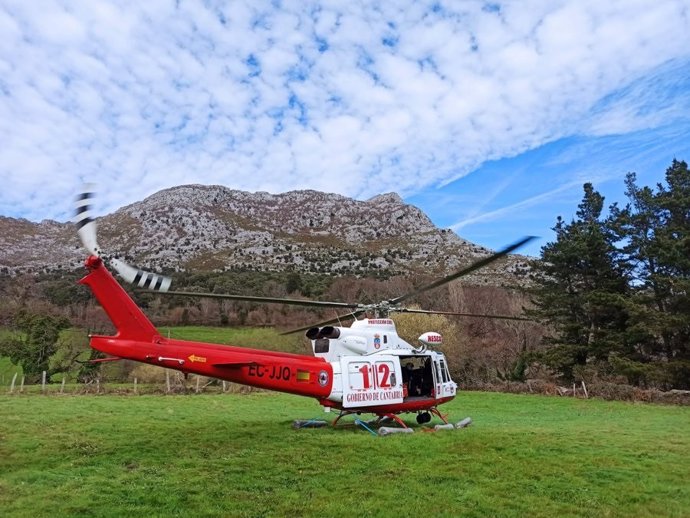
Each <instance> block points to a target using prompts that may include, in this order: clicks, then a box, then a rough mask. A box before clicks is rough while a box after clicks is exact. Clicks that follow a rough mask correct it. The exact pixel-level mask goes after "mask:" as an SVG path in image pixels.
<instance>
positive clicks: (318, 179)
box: [0, 0, 690, 220]
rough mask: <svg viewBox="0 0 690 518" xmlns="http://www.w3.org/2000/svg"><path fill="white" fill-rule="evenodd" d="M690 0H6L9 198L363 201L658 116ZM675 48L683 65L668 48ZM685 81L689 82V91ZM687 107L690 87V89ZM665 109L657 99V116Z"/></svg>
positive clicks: (3, 134)
mask: <svg viewBox="0 0 690 518" xmlns="http://www.w3.org/2000/svg"><path fill="white" fill-rule="evenodd" d="M687 11H688V10H687V6H686V5H685V2H683V1H671V0H668V1H651V0H650V1H638V2H634V3H631V2H628V1H622V0H619V1H611V2H598V1H594V0H592V1H580V0H572V1H565V0H563V1H557V2H541V1H536V0H534V1H528V2H519V3H518V2H508V3H504V4H488V3H484V2H462V3H459V4H453V5H450V4H445V3H443V2H437V1H432V2H412V1H410V2H406V3H400V2H395V3H388V4H385V3H384V4H369V3H362V4H358V3H354V2H333V1H331V2H323V3H314V2H278V3H268V2H253V1H248V0H247V1H245V2H233V3H231V4H226V3H223V2H217V3H216V2H205V3H204V4H201V3H194V2H168V1H151V2H144V3H139V2H105V1H97V2H81V3H76V4H75V3H73V2H67V1H49V0H45V1H43V2H41V3H40V6H37V5H36V3H34V2H31V3H26V2H19V1H8V2H4V3H3V4H2V6H0V34H2V35H3V45H2V46H1V47H0V138H1V139H2V148H1V151H0V181H2V184H3V189H2V191H0V213H2V214H5V215H10V216H22V217H27V218H29V219H34V220H39V219H42V218H46V217H50V218H58V219H63V220H65V219H67V218H68V215H69V211H70V207H69V202H68V201H66V200H69V199H70V198H71V196H72V194H73V193H74V192H76V190H77V188H78V187H77V186H78V185H79V184H80V183H82V182H83V181H85V180H89V181H96V182H98V183H99V184H100V185H101V190H102V192H103V193H104V195H103V199H102V204H103V207H102V210H103V211H104V212H106V211H110V210H113V209H114V208H116V207H118V206H121V205H124V204H126V203H130V202H132V201H135V200H138V199H141V198H143V197H144V196H146V195H148V194H151V193H153V192H155V191H156V190H159V189H161V188H165V187H170V186H173V185H178V184H184V183H207V184H222V185H227V186H229V187H232V188H237V189H245V190H266V191H270V192H282V191H286V190H290V189H300V188H311V189H319V190H325V191H332V192H338V193H341V194H345V195H349V196H355V197H360V198H367V197H369V196H371V195H374V194H377V193H380V192H386V191H397V192H399V193H401V194H403V195H408V194H411V193H414V192H416V191H418V190H419V189H421V188H424V187H428V186H433V185H445V184H447V183H448V182H451V181H452V180H454V179H457V178H460V177H462V176H464V175H466V174H467V173H469V172H471V171H472V170H474V169H476V168H477V167H478V166H479V165H480V164H482V163H484V162H485V161H487V160H495V159H500V158H502V157H510V156H515V155H517V154H519V153H522V152H524V151H525V150H529V149H533V148H535V147H537V146H540V145H542V144H544V143H546V142H550V141H554V140H557V139H559V138H563V137H567V136H568V135H573V134H596V135H608V134H612V133H616V134H620V133H625V132H629V131H638V130H640V129H642V128H645V127H650V126H654V125H658V124H661V122H662V119H664V118H665V117H667V116H669V115H671V114H675V113H678V112H679V110H678V106H679V103H682V102H683V101H681V99H682V96H680V95H669V96H663V95H662V96H658V97H656V98H655V97H652V96H650V95H649V94H648V93H647V91H648V90H647V87H648V86H650V85H653V88H654V91H657V92H658V91H665V90H666V89H670V90H674V89H678V88H682V89H683V91H687V85H681V86H678V85H677V84H675V85H674V84H671V85H669V84H668V78H669V74H662V73H661V72H660V71H664V70H666V69H667V68H664V67H669V66H672V67H675V69H677V70H678V73H679V74H680V75H682V76H683V77H687V76H688V70H689V68H690V67H689V66H688V62H689V60H690V46H688V45H687V42H686V41H685V40H684V39H683V38H681V37H669V35H673V34H676V35H679V34H687V32H688V27H689V26H690V24H689V21H688V12H687ZM670 64H671V65H670ZM675 91H678V90H675ZM682 106H684V107H687V102H685V104H682ZM660 113H661V114H662V115H659V114H660Z"/></svg>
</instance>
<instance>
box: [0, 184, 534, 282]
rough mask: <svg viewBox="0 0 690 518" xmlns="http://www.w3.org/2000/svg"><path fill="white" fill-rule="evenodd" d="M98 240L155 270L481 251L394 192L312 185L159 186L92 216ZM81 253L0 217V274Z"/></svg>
mask: <svg viewBox="0 0 690 518" xmlns="http://www.w3.org/2000/svg"><path fill="white" fill-rule="evenodd" d="M514 237H516V238H517V237H519V236H514ZM510 241H511V240H510V239H507V242H510ZM99 242H100V243H101V245H102V246H103V247H104V248H105V249H106V250H108V251H109V252H111V253H113V254H116V255H119V256H121V257H125V258H126V259H127V260H128V261H130V262H132V263H133V264H135V265H137V266H139V267H142V268H148V269H154V270H159V271H160V270H166V271H223V270H232V269H253V270H259V271H293V270H294V271H298V272H319V273H328V274H333V275H372V274H384V273H385V275H386V276H391V275H396V274H411V273H415V272H424V273H429V274H436V275H441V274H443V273H447V272H449V271H453V270H457V269H458V268H460V267H462V266H464V265H466V264H469V263H471V262H473V261H475V260H476V259H478V258H480V257H482V256H485V255H487V254H489V253H490V251H489V250H487V249H485V248H482V247H480V246H478V245H475V244H472V243H470V242H468V241H466V240H464V239H462V238H460V237H459V236H458V235H456V234H455V233H454V232H452V231H451V230H448V229H439V228H438V227H436V226H435V225H434V224H433V223H432V222H431V220H430V219H429V218H428V217H427V216H426V215H425V214H424V213H423V212H422V211H421V210H419V209H418V208H416V207H414V206H412V205H408V204H405V203H404V202H403V200H402V199H401V198H400V197H399V196H398V195H397V194H394V193H389V194H382V195H379V196H375V197H374V198H371V199H369V200H366V201H358V200H354V199H351V198H347V197H344V196H340V195H337V194H328V193H322V192H317V191H292V192H288V193H283V194H276V195H273V194H268V193H265V192H258V193H249V192H243V191H237V190H231V189H228V188H225V187H221V186H202V185H186V186H180V187H174V188H171V189H166V190H163V191H160V192H158V193H156V194H154V195H152V196H149V197H148V198H146V199H145V200H143V201H140V202H137V203H134V204H131V205H128V206H126V207H123V208H121V209H119V210H117V211H115V212H114V213H112V214H109V215H107V216H105V217H103V218H101V219H100V220H99ZM83 259H84V252H83V250H82V248H81V246H80V244H79V241H78V238H77V236H76V230H75V227H74V225H72V224H70V223H58V222H55V221H43V222H41V223H32V222H29V221H26V220H17V219H12V218H6V217H0V271H2V272H3V273H11V274H15V273H20V272H39V271H52V270H56V269H68V270H72V269H75V268H78V267H79V266H80V265H81V263H82V261H83ZM526 272H527V265H526V262H525V260H524V258H521V257H519V256H511V257H510V258H509V259H507V260H504V261H501V262H500V263H499V264H497V265H495V266H492V267H491V268H488V269H485V270H483V271H481V272H477V273H476V274H474V275H473V277H471V278H470V279H468V280H469V281H470V282H472V283H476V284H508V285H513V284H520V283H521V282H522V280H523V279H524V278H525V276H526Z"/></svg>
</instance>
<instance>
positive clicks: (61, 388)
mask: <svg viewBox="0 0 690 518" xmlns="http://www.w3.org/2000/svg"><path fill="white" fill-rule="evenodd" d="M66 379H67V376H63V377H62V386H61V387H60V394H63V393H64V392H65V380H66Z"/></svg>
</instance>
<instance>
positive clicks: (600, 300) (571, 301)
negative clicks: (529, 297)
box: [532, 183, 627, 380]
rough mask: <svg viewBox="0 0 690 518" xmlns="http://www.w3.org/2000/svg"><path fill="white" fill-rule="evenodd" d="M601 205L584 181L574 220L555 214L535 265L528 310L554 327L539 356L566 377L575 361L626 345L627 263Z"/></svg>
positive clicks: (580, 362)
mask: <svg viewBox="0 0 690 518" xmlns="http://www.w3.org/2000/svg"><path fill="white" fill-rule="evenodd" d="M603 204H604V198H603V196H601V194H599V193H598V192H597V191H595V190H594V188H593V186H592V184H590V183H586V184H585V185H584V197H583V199H582V202H581V203H580V204H579V205H578V211H577V213H576V219H574V220H572V221H571V223H569V224H567V223H565V221H564V220H563V219H562V218H561V217H560V216H559V217H558V219H557V221H556V226H555V227H554V228H553V230H554V231H555V232H556V241H554V242H551V243H547V244H546V245H545V246H544V247H543V248H542V251H541V252H542V254H541V259H542V260H541V261H540V262H537V263H535V265H534V266H535V269H536V273H537V285H536V287H535V288H534V290H533V292H532V293H533V296H534V299H533V302H534V304H535V307H536V309H535V310H533V311H532V314H533V315H534V316H536V317H537V318H539V319H540V320H541V321H542V322H544V323H546V324H547V325H549V326H551V328H552V329H553V330H554V333H553V334H552V335H551V336H550V337H548V338H547V339H546V341H547V343H548V345H549V347H548V349H547V350H546V351H545V353H544V354H542V355H541V356H540V358H539V359H540V360H541V361H543V362H545V363H546V364H548V365H549V366H551V367H552V368H554V369H556V370H557V371H558V372H559V373H560V374H561V375H562V376H563V377H564V378H565V379H566V380H571V379H572V378H573V377H574V372H573V369H574V367H575V366H576V365H585V364H587V363H588V362H592V361H604V362H605V361H607V360H608V357H609V355H610V354H611V353H612V352H614V351H616V350H620V349H624V348H625V344H626V337H625V331H626V324H627V313H626V310H625V297H626V295H627V277H626V268H627V264H626V262H625V260H624V259H623V258H622V257H621V255H620V253H619V252H618V250H617V249H616V247H615V242H616V240H617V235H616V234H615V232H613V231H612V229H611V226H610V224H609V223H610V222H609V221H607V220H602V219H601V213H602V209H603Z"/></svg>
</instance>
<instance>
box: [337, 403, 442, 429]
mask: <svg viewBox="0 0 690 518" xmlns="http://www.w3.org/2000/svg"><path fill="white" fill-rule="evenodd" d="M427 412H429V413H430V414H433V415H435V416H436V417H438V418H439V419H440V420H441V421H443V423H444V424H448V414H442V413H441V412H440V411H439V409H438V408H437V407H431V408H429V409H428V410H427ZM360 413H361V411H350V410H341V411H340V413H339V414H338V416H337V417H336V418H335V419H334V420H333V423H332V424H331V426H333V428H336V427H337V425H338V422H339V421H340V419H341V418H343V417H345V416H348V415H353V414H360ZM384 419H390V420H391V421H395V422H396V423H398V424H399V425H400V426H401V427H402V428H410V427H409V426H408V425H407V423H405V421H403V420H402V419H401V418H400V416H399V415H398V414H393V413H387V414H377V418H376V420H374V421H373V422H369V423H368V424H372V425H374V426H378V425H380V424H381V421H383V420H384Z"/></svg>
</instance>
